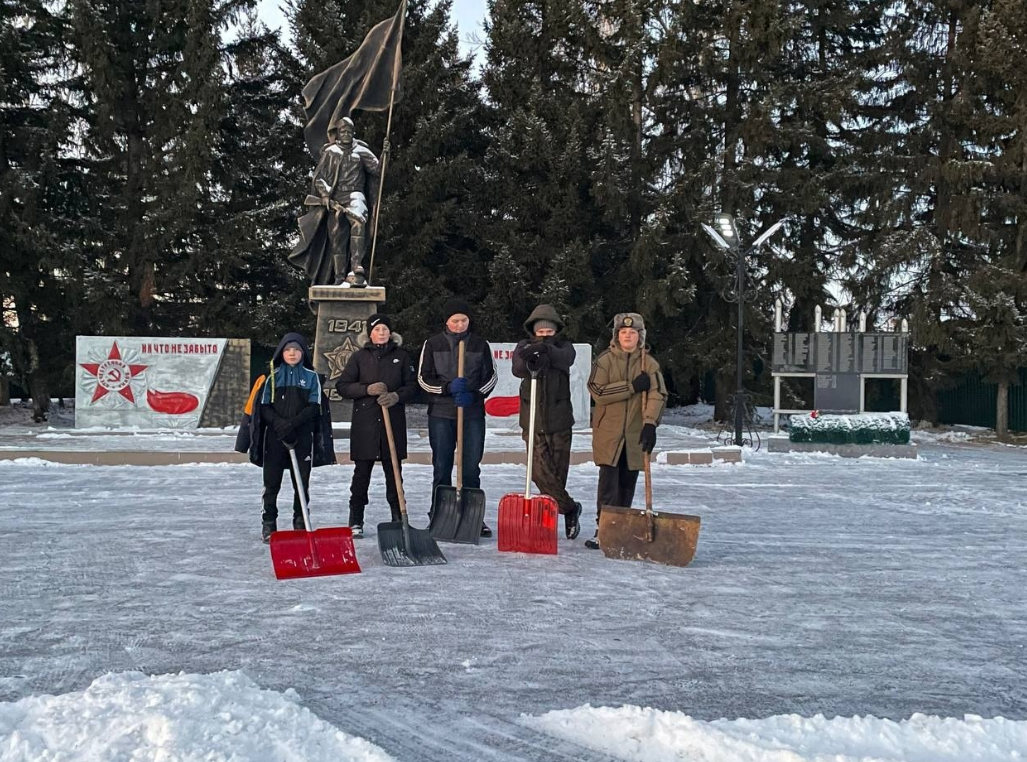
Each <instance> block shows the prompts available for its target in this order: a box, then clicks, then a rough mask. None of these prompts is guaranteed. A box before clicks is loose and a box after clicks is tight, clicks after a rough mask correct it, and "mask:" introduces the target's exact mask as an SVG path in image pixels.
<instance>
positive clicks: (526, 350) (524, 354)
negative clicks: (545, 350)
mask: <svg viewBox="0 0 1027 762" xmlns="http://www.w3.org/2000/svg"><path fill="white" fill-rule="evenodd" d="M516 351H517V356H518V357H520V358H521V359H522V360H527V359H528V358H529V357H531V356H532V355H533V354H535V345H534V344H532V343H531V342H528V343H527V344H524V345H523V346H520V347H517V350H516Z"/></svg>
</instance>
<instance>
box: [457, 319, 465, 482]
mask: <svg viewBox="0 0 1027 762" xmlns="http://www.w3.org/2000/svg"><path fill="white" fill-rule="evenodd" d="M456 374H457V376H459V377H460V378H463V376H464V341H463V339H461V340H460V344H459V346H458V347H457V351H456ZM463 486H464V409H463V408H462V407H460V406H459V405H458V406H457V408H456V494H457V495H458V496H459V495H460V490H461V489H463Z"/></svg>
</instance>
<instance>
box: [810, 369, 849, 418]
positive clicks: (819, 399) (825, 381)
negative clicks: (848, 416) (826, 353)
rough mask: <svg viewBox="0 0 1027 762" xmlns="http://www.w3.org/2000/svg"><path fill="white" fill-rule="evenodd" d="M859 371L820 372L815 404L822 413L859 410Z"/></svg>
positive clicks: (814, 398)
mask: <svg viewBox="0 0 1027 762" xmlns="http://www.w3.org/2000/svg"><path fill="white" fill-rule="evenodd" d="M859 386H860V377H859V374H858V373H818V374H817V382H816V384H815V386H814V388H813V405H814V407H816V409H817V410H819V411H820V412H822V413H857V412H859Z"/></svg>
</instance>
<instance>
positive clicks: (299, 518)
mask: <svg viewBox="0 0 1027 762" xmlns="http://www.w3.org/2000/svg"><path fill="white" fill-rule="evenodd" d="M292 528H293V529H298V530H300V531H301V532H302V531H306V528H307V525H306V524H304V523H303V513H302V512H301V513H293V514H292Z"/></svg>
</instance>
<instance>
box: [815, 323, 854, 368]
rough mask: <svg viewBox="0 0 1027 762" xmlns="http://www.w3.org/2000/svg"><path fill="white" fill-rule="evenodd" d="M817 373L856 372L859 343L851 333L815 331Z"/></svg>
mask: <svg viewBox="0 0 1027 762" xmlns="http://www.w3.org/2000/svg"><path fill="white" fill-rule="evenodd" d="M813 335H814V337H815V340H814V346H815V348H816V355H817V362H816V368H817V373H856V372H857V371H858V370H859V364H858V359H859V358H858V357H857V352H858V350H859V344H858V343H857V342H856V337H855V335H854V334H851V333H816V334H813Z"/></svg>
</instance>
